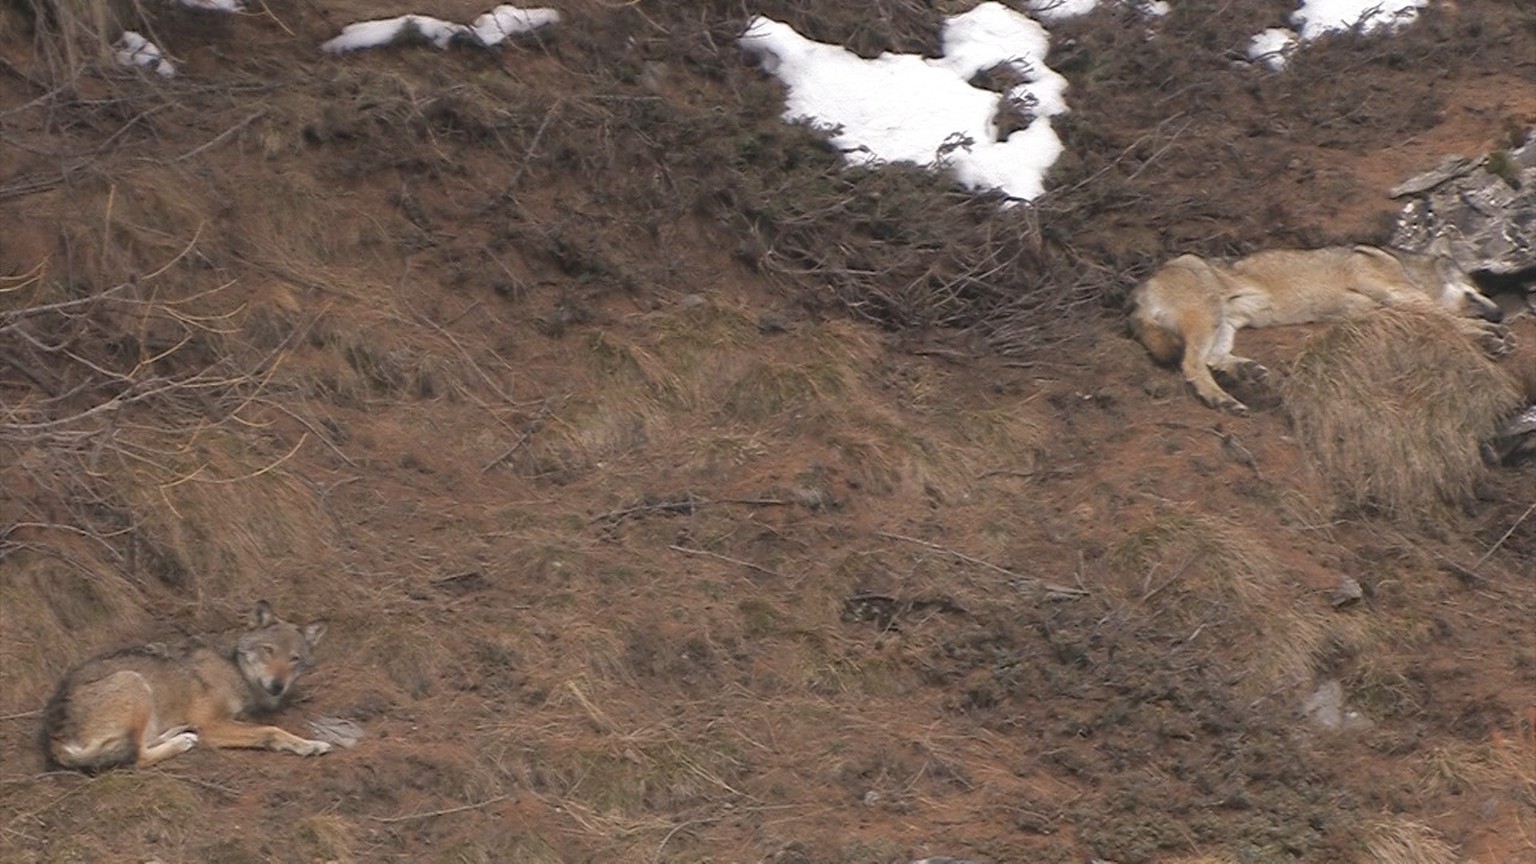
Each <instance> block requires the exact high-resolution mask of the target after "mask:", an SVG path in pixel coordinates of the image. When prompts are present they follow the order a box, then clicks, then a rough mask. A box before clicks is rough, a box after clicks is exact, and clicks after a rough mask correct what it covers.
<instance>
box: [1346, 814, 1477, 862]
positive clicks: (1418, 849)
mask: <svg viewBox="0 0 1536 864" xmlns="http://www.w3.org/2000/svg"><path fill="white" fill-rule="evenodd" d="M1367 830H1368V833H1367V836H1366V851H1365V856H1364V859H1363V861H1362V864H1462V862H1463V860H1464V859H1463V858H1462V857H1461V855H1459V854H1458V853H1457V851H1456V849H1455V847H1453V846H1451V845H1450V844H1449V843H1446V842H1445V839H1444V838H1442V837H1441V836H1440V834H1439V833H1438V832H1436V831H1435V830H1434V829H1432V828H1430V827H1429V826H1428V825H1425V824H1423V823H1422V822H1417V821H1414V820H1413V819H1409V818H1406V817H1403V816H1384V817H1382V818H1380V819H1378V820H1376V821H1375V822H1374V823H1373V824H1372V825H1370V826H1369V827H1368V829H1367Z"/></svg>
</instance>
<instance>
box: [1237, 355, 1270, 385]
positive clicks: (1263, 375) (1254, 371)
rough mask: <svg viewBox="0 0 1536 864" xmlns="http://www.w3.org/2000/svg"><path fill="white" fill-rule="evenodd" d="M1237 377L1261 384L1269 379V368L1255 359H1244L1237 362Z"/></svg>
mask: <svg viewBox="0 0 1536 864" xmlns="http://www.w3.org/2000/svg"><path fill="white" fill-rule="evenodd" d="M1237 377H1238V379H1239V380H1242V381H1248V382H1250V383H1253V384H1263V383H1264V382H1265V381H1268V380H1269V370H1268V369H1266V368H1265V367H1264V364H1262V363H1259V362H1258V361H1256V360H1244V361H1242V362H1240V363H1238V364H1237Z"/></svg>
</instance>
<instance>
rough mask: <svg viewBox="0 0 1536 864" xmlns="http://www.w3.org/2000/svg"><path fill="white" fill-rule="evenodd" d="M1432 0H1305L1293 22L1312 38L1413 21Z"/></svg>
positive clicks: (1303, 37)
mask: <svg viewBox="0 0 1536 864" xmlns="http://www.w3.org/2000/svg"><path fill="white" fill-rule="evenodd" d="M1428 2H1429V0H1301V7H1300V8H1299V9H1297V10H1296V11H1295V12H1292V13H1291V23H1292V24H1293V25H1295V26H1296V29H1297V30H1299V31H1301V41H1303V42H1310V41H1312V40H1313V39H1316V38H1318V37H1320V36H1323V35H1324V34H1327V33H1337V32H1339V31H1343V30H1351V29H1353V28H1355V27H1359V28H1360V32H1362V33H1374V32H1376V31H1378V30H1388V31H1391V30H1395V29H1397V28H1398V27H1403V26H1405V25H1408V24H1412V23H1413V21H1414V20H1415V19H1416V18H1418V17H1419V9H1421V8H1423V7H1424V6H1425V5H1427V4H1428Z"/></svg>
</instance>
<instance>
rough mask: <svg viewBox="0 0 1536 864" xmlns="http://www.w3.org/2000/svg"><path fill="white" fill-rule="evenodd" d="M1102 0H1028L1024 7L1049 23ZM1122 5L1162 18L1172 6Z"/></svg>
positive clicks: (1133, 1) (1159, 2) (1158, 0)
mask: <svg viewBox="0 0 1536 864" xmlns="http://www.w3.org/2000/svg"><path fill="white" fill-rule="evenodd" d="M1099 2H1100V0H1027V2H1025V3H1024V9H1025V10H1026V11H1028V12H1029V14H1031V15H1033V16H1035V17H1036V18H1038V19H1040V20H1041V21H1044V22H1046V23H1047V24H1055V23H1057V22H1059V21H1067V20H1070V19H1072V18H1080V17H1082V16H1084V15H1087V14H1088V13H1089V12H1092V11H1093V10H1094V9H1096V8H1098V5H1099ZM1118 2H1119V3H1120V4H1121V5H1122V6H1130V7H1131V8H1133V9H1135V10H1136V11H1137V12H1140V13H1141V15H1142V17H1144V18H1161V17H1163V16H1164V15H1167V14H1168V13H1169V11H1171V8H1172V7H1170V6H1169V5H1168V3H1167V2H1165V0H1118Z"/></svg>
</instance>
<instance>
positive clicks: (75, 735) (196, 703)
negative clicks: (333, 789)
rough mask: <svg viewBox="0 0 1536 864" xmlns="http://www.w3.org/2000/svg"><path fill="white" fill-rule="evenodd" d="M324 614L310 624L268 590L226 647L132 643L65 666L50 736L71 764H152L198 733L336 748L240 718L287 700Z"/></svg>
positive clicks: (212, 741) (231, 742)
mask: <svg viewBox="0 0 1536 864" xmlns="http://www.w3.org/2000/svg"><path fill="white" fill-rule="evenodd" d="M324 634H325V623H324V622H320V621H317V622H314V623H311V624H309V625H307V626H305V627H302V628H301V627H299V626H297V625H295V624H290V623H289V622H287V621H284V620H282V619H281V618H278V617H277V616H275V615H273V614H272V608H271V606H269V605H268V604H267V602H266V601H265V600H263V601H261V602H260V603H257V604H256V608H255V609H254V610H253V611H252V612H251V618H250V622H249V627H248V628H247V629H246V630H245V632H243V633H241V634H240V635H239V636H238V637H237V638H236V639H235V641H234V642H233V644H231V645H229V646H228V647H226V648H225V649H224V650H218V649H216V648H213V647H210V646H209V645H207V644H205V643H204V641H203V640H201V639H192V640H189V641H188V642H186V643H185V644H183V645H179V646H174V647H166V646H159V645H149V646H144V647H141V648H130V649H126V650H123V651H118V652H115V653H113V654H107V655H103V656H101V657H97V658H95V659H93V660H90V661H87V662H86V663H84V664H83V665H81V666H79V667H78V668H76V669H75V670H74V671H72V672H70V673H69V674H68V675H67V676H65V678H64V681H63V682H62V683H61V684H60V685H59V689H58V691H57V692H56V693H55V694H54V697H53V700H52V701H51V702H50V703H49V705H48V710H47V712H46V717H45V720H44V726H43V733H44V739H45V740H44V746H45V748H46V750H47V755H48V756H49V758H51V759H52V760H53V761H54V762H57V763H58V764H59V765H62V766H64V767H66V768H79V769H82V770H86V771H95V770H100V769H103V768H111V767H113V766H117V765H126V764H135V765H138V766H140V767H144V766H148V765H153V764H155V763H156V762H160V761H162V760H165V759H169V758H170V757H172V756H176V755H178V754H180V753H185V752H186V751H187V750H190V749H191V748H192V747H194V746H195V745H197V744H198V743H203V744H206V745H209V746H212V747H252V748H261V749H266V750H277V751H282V752H287V753H296V754H298V755H300V756H318V755H320V754H322V753H327V752H329V751H330V750H331V745H330V744H328V743H326V742H324V741H310V740H307V739H304V738H300V737H299V736H297V735H294V734H292V733H290V732H285V731H283V730H282V729H279V728H278V727H276V726H258V725H255V724H252V723H245V722H241V720H242V719H243V718H245V717H246V716H248V715H250V714H255V713H262V712H266V711H272V710H275V709H277V708H278V707H280V706H281V705H282V703H283V701H284V699H285V698H286V697H287V696H288V695H289V694H290V693H292V692H293V684H294V682H295V681H296V680H298V678H299V676H300V675H301V674H302V673H303V672H304V670H305V669H307V668H309V667H310V666H311V665H312V664H313V662H314V658H313V654H312V651H313V649H314V646H315V644H316V643H318V642H319V641H320V637H321V636H323V635H324Z"/></svg>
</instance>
